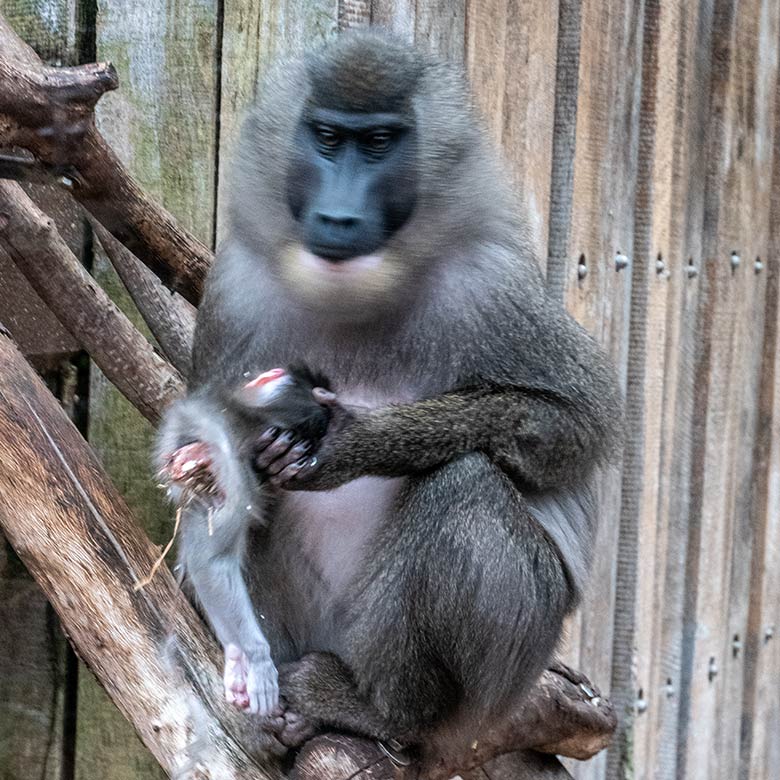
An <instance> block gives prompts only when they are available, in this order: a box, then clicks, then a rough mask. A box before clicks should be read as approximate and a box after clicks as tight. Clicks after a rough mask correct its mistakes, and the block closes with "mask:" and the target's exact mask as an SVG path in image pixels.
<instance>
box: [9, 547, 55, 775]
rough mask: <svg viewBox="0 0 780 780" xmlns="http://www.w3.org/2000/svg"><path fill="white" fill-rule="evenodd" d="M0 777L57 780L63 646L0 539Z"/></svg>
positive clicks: (46, 609) (49, 612)
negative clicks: (0, 630)
mask: <svg viewBox="0 0 780 780" xmlns="http://www.w3.org/2000/svg"><path fill="white" fill-rule="evenodd" d="M0 625H1V626H3V631H2V632H1V633H0V776H1V777H2V778H3V780H29V778H31V777H35V778H41V780H59V778H60V777H61V773H62V768H63V707H64V704H63V702H64V698H65V669H66V666H65V651H66V646H65V640H64V637H63V636H62V633H61V631H60V628H59V622H58V620H57V617H56V615H55V614H54V610H53V609H52V608H51V607H50V606H49V604H48V602H47V601H46V599H45V597H44V596H43V594H42V593H41V591H40V589H39V588H38V586H37V585H36V583H35V581H34V580H33V578H32V577H31V576H30V574H28V573H27V571H26V570H25V568H24V566H23V565H22V563H21V561H19V559H18V558H17V557H16V555H15V554H14V553H13V551H12V550H11V548H10V546H9V545H8V544H7V542H6V541H5V539H4V538H3V537H2V536H0Z"/></svg>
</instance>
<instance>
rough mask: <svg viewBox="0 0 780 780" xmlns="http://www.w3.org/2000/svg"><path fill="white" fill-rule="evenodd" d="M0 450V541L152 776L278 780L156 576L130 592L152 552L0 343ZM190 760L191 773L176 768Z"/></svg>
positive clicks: (167, 584) (79, 444) (170, 588)
mask: <svg viewBox="0 0 780 780" xmlns="http://www.w3.org/2000/svg"><path fill="white" fill-rule="evenodd" d="M0 440H2V442H3V446H2V448H1V449H0V526H1V527H2V531H3V533H4V534H5V535H6V537H7V538H8V540H9V541H10V542H11V544H12V545H13V546H14V548H15V550H16V551H17V553H18V554H19V556H20V557H21V559H22V561H23V562H24V564H25V565H26V566H27V568H28V569H29V570H30V572H31V573H32V574H33V576H34V577H35V579H36V580H37V581H38V583H39V584H40V586H41V587H42V588H43V590H44V592H45V594H46V596H47V598H48V599H49V601H50V602H51V604H52V605H53V606H54V608H55V610H56V611H57V613H58V614H59V617H60V619H61V621H62V625H63V627H64V629H65V631H66V632H67V634H68V637H69V639H70V641H71V642H72V643H73V645H74V647H75V649H76V651H77V652H78V654H79V655H80V656H81V658H82V659H83V660H84V661H85V663H86V664H87V665H88V666H89V667H90V669H91V670H92V671H93V672H94V673H95V675H96V676H97V677H98V679H99V680H100V682H101V683H102V685H103V686H104V687H105V688H106V691H107V692H108V694H109V695H110V696H111V698H112V699H113V700H114V702H115V704H116V705H117V706H118V707H119V709H120V710H121V711H122V712H123V714H124V715H125V716H126V717H127V718H128V719H129V720H130V721H131V722H132V723H133V725H134V727H135V728H136V730H137V731H138V734H139V736H140V737H141V739H142V740H143V741H144V743H145V744H146V746H147V747H148V748H149V749H150V750H151V751H152V753H153V754H154V756H155V757H156V758H157V760H158V761H159V762H160V764H161V765H162V767H163V768H164V769H165V770H166V771H167V772H168V773H169V774H171V775H172V776H175V777H192V778H199V779H200V780H207V779H209V780H239V778H241V780H278V778H279V777H281V774H280V773H279V772H278V770H275V769H274V768H273V766H270V767H269V768H266V769H261V768H259V766H258V765H257V764H256V763H255V762H254V761H253V760H252V758H251V756H250V752H249V750H248V747H247V746H249V747H251V748H252V749H256V748H257V747H258V734H259V733H260V732H259V731H258V730H257V728H256V724H254V723H252V721H251V720H250V719H249V718H247V717H246V716H243V715H239V714H238V713H236V712H234V711H233V710H232V709H230V708H229V707H228V706H227V705H226V704H225V702H224V696H223V693H222V684H221V680H220V675H219V672H218V669H217V665H216V663H215V658H216V655H217V653H216V650H217V649H216V646H215V643H214V641H213V640H212V639H211V638H210V637H209V635H208V634H207V632H206V630H205V627H204V626H203V624H202V622H201V621H200V619H199V618H198V617H197V615H196V614H195V612H194V610H193V609H192V607H191V606H190V605H189V603H188V602H187V600H186V599H185V598H184V596H183V595H182V593H181V591H180V590H179V587H178V585H177V584H176V582H175V580H174V578H173V576H172V575H171V573H170V571H169V570H168V569H167V567H165V566H163V567H161V568H160V570H159V571H158V572H157V574H156V576H155V577H154V578H153V579H152V581H151V582H150V583H149V584H148V585H147V586H146V587H144V588H142V589H140V590H135V589H134V585H135V584H136V583H137V582H138V581H139V580H142V579H143V578H144V577H145V576H146V575H147V574H148V573H149V572H150V570H151V569H152V566H153V564H154V562H155V560H156V558H157V557H158V550H157V549H155V548H154V547H153V545H152V544H151V543H150V542H149V540H148V539H147V538H146V537H145V536H144V534H143V532H142V531H141V530H140V529H139V527H138V526H137V525H136V523H135V522H134V520H133V517H132V515H131V513H130V512H129V510H128V509H127V507H126V505H125V503H124V501H123V500H122V498H121V497H120V496H119V494H118V493H117V492H116V490H115V489H114V487H113V486H112V485H111V484H110V482H109V481H108V480H107V478H106V477H105V475H104V474H103V472H102V470H101V468H100V465H99V464H98V463H97V461H96V459H95V457H94V455H93V454H92V451H91V450H90V448H89V447H88V445H87V444H86V442H85V441H84V439H83V438H82V437H81V435H80V434H79V432H78V431H77V430H76V428H75V427H74V426H73V425H72V424H71V422H70V421H69V420H68V419H67V417H66V415H65V413H64V412H63V411H62V410H61V409H60V408H59V406H58V404H57V402H56V400H55V399H54V397H53V396H52V395H51V394H50V393H49V391H48V390H47V389H46V387H45V385H44V384H43V383H42V382H41V380H40V379H38V377H37V376H36V375H35V373H34V372H33V370H32V369H31V368H30V367H29V366H28V365H27V363H26V362H25V361H24V358H23V357H22V355H21V354H20V353H19V351H18V350H17V349H16V347H15V346H14V345H13V343H12V341H11V340H10V338H8V336H7V335H2V334H1V333H0ZM171 638H173V639H171ZM195 721H196V722H195ZM194 733H196V734H197V740H198V744H197V745H196V746H195V747H193V745H192V741H193V734H194ZM268 745H269V746H270V747H274V748H278V746H277V745H273V744H272V743H268ZM195 749H197V757H198V760H199V763H198V765H197V766H188V764H189V760H190V759H189V755H191V754H193V752H194V751H195Z"/></svg>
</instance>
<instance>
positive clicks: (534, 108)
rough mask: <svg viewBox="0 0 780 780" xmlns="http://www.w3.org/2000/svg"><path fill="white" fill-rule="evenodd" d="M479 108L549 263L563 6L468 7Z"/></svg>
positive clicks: (469, 55) (499, 0)
mask: <svg viewBox="0 0 780 780" xmlns="http://www.w3.org/2000/svg"><path fill="white" fill-rule="evenodd" d="M466 17H467V19H468V25H467V27H466V63H467V67H468V74H469V79H470V81H471V84H472V88H473V90H474V95H475V98H476V103H477V105H478V107H479V109H480V110H481V112H482V114H483V116H484V117H485V119H486V121H487V123H488V126H489V128H490V130H491V134H492V136H493V139H494V140H495V142H496V144H497V145H498V146H499V147H500V148H501V150H502V151H503V155H504V159H505V160H506V162H507V164H508V167H509V171H510V173H511V176H512V180H513V183H514V185H515V188H516V190H517V192H518V194H519V195H520V198H521V202H522V204H523V208H524V209H525V211H526V213H527V215H528V223H529V227H530V229H531V233H532V236H533V239H534V245H535V248H536V253H537V256H538V257H539V259H540V261H544V260H546V258H547V236H548V229H549V204H550V170H551V166H552V138H553V109H554V103H555V64H556V40H557V31H558V3H557V1H554V2H549V0H535V1H534V2H526V3H520V2H517V0H490V2H487V3H485V2H474V0H471V2H469V3H468V5H467V8H466Z"/></svg>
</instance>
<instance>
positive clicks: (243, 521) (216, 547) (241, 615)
mask: <svg viewBox="0 0 780 780" xmlns="http://www.w3.org/2000/svg"><path fill="white" fill-rule="evenodd" d="M206 514H207V511H206V510H202V509H197V510H195V509H193V510H190V511H188V513H187V517H186V518H185V526H184V531H183V534H182V544H181V558H182V562H183V564H184V568H185V571H186V573H187V576H188V578H189V580H190V582H191V583H192V586H193V588H194V590H195V593H196V595H197V598H198V600H199V601H200V603H201V605H202V607H203V610H204V612H205V614H206V617H207V619H208V621H209V623H210V624H211V626H212V627H213V629H214V631H215V633H216V635H217V638H218V639H219V641H220V642H221V643H222V646H223V648H224V650H225V674H224V683H225V696H226V698H227V700H228V701H229V702H231V703H233V704H235V705H236V706H237V707H239V708H240V709H248V710H249V711H250V712H254V713H259V714H261V715H266V714H268V713H270V712H271V711H272V710H273V708H274V707H276V705H277V704H278V699H279V687H278V682H277V672H276V667H275V666H274V663H273V661H272V660H271V648H270V646H269V644H268V641H267V639H266V637H265V635H264V634H263V631H262V629H261V628H260V625H259V623H258V621H257V618H256V616H255V612H254V609H253V607H252V602H251V599H250V597H249V592H248V590H247V586H246V582H245V580H244V574H243V572H242V570H241V567H242V562H243V560H244V555H245V546H246V535H247V532H248V526H249V522H250V518H249V516H248V515H247V514H246V513H245V512H244V513H241V512H238V513H236V512H233V513H232V514H231V513H228V512H226V511H225V510H224V509H222V510H218V511H217V512H215V513H214V515H213V517H211V518H209V517H207V516H206Z"/></svg>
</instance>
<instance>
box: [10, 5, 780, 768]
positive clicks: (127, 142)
mask: <svg viewBox="0 0 780 780" xmlns="http://www.w3.org/2000/svg"><path fill="white" fill-rule="evenodd" d="M0 12H2V13H4V14H5V15H6V17H7V18H8V19H9V21H10V22H11V23H12V24H13V25H14V26H15V27H16V29H17V30H18V31H19V32H20V33H22V34H23V35H24V37H25V38H26V39H27V40H28V41H29V42H31V43H32V44H33V45H34V46H35V47H36V48H37V50H38V51H39V53H41V55H42V56H43V57H44V58H46V59H47V60H48V61H50V62H61V63H64V64H71V63H75V62H79V61H89V60H92V59H95V58H96V57H97V58H100V59H110V60H112V61H113V62H114V63H115V64H116V66H117V68H118V71H119V74H120V79H121V87H120V90H119V91H118V92H117V93H112V94H110V95H108V96H106V97H105V98H104V99H103V100H102V101H101V102H100V104H99V112H98V113H99V121H100V127H101V130H102V131H103V133H104V134H105V135H106V136H107V138H108V139H109V141H110V142H111V143H112V144H113V145H114V148H115V149H116V150H117V151H118V152H119V154H120V156H121V157H122V158H123V159H124V161H125V162H126V163H127V164H128V165H129V166H130V168H131V169H132V170H133V172H134V173H135V175H136V176H137V177H138V178H139V179H140V180H141V182H142V183H143V185H144V186H145V187H146V188H147V189H148V190H149V191H151V192H152V193H154V194H155V195H156V196H157V197H158V198H159V199H160V200H161V201H162V202H163V203H164V205H165V206H167V207H168V208H169V209H170V210H171V211H172V212H173V213H174V214H175V215H176V216H177V217H178V218H179V219H180V220H181V221H182V222H183V224H184V225H186V226H187V227H188V228H189V229H191V230H192V231H194V232H195V233H196V234H197V235H198V236H199V237H200V238H201V239H203V240H205V241H207V242H211V243H212V244H213V243H215V241H216V239H217V238H218V237H219V236H220V235H221V234H222V232H223V229H224V228H223V224H224V222H223V218H222V207H223V204H224V200H225V198H224V192H225V189H226V187H227V186H228V185H227V183H226V181H225V179H224V176H223V172H224V170H225V168H226V166H225V165H224V161H226V160H229V159H230V156H231V153H232V149H233V145H234V141H235V137H236V133H237V128H238V122H239V118H240V115H241V111H242V109H243V107H244V106H245V105H246V103H247V101H248V100H250V99H251V96H252V94H253V91H254V88H255V84H256V82H257V79H258V76H259V74H260V73H261V72H262V70H263V69H264V68H265V67H266V65H267V63H268V62H269V61H270V60H271V59H272V58H273V57H274V56H275V55H276V54H277V53H278V52H282V51H289V50H296V49H299V48H301V47H302V46H304V45H306V44H310V43H312V42H316V41H318V40H323V39H325V38H328V37H330V36H332V35H336V34H338V31H339V29H343V28H345V27H348V26H354V25H363V24H369V23H371V24H380V25H384V26H387V27H390V28H393V29H394V30H396V31H398V32H400V33H401V34H402V35H404V36H406V37H408V38H409V39H410V40H412V39H413V40H416V41H418V42H419V43H421V44H423V45H426V46H430V47H432V48H433V49H436V50H438V51H440V52H443V53H444V54H445V55H447V56H448V57H449V58H451V59H452V60H454V61H457V62H461V63H463V64H464V66H465V68H466V70H467V71H468V74H469V76H470V78H471V81H472V83H473V87H474V91H475V95H476V99H477V102H478V104H479V106H480V107H481V109H482V111H483V112H484V115H485V118H486V121H487V123H488V126H489V131H490V134H491V135H492V136H493V138H494V139H495V141H496V142H497V143H498V144H500V146H501V147H502V149H503V152H504V155H505V158H506V162H507V165H508V167H509V170H510V171H511V174H512V177H513V179H514V182H515V183H516V185H517V187H518V188H519V189H520V191H521V192H522V193H523V195H524V196H525V199H526V202H527V208H528V211H529V214H530V216H531V222H532V225H533V227H534V231H535V240H536V243H537V247H538V251H539V257H540V259H541V261H542V262H543V263H545V264H546V272H547V278H548V280H549V285H550V289H551V291H552V293H553V294H554V295H558V296H562V297H563V298H564V299H565V301H566V303H567V305H568V306H569V308H570V310H571V311H572V312H573V313H574V314H575V315H576V317H577V318H578V319H579V320H580V321H581V322H582V323H584V324H585V325H586V326H587V327H588V328H589V329H590V330H591V331H592V332H593V333H594V334H595V335H596V336H597V337H598V338H599V339H600V340H601V341H602V343H603V344H604V345H605V346H606V348H607V349H608V350H609V351H610V353H611V354H612V357H613V359H614V360H615V362H616V364H617V366H618V368H619V371H620V374H621V376H622V379H623V384H624V387H625V390H626V398H627V409H628V411H627V414H628V421H629V426H628V427H629V434H628V440H627V444H626V449H625V456H624V463H623V467H622V470H616V471H615V472H614V473H612V474H611V475H609V476H608V477H607V478H605V479H604V480H603V483H602V485H601V508H602V516H603V521H602V526H601V532H600V537H599V543H598V551H597V555H596V565H595V570H594V575H593V580H592V587H591V589H590V592H589V594H588V597H587V599H586V602H585V605H584V606H583V608H582V610H581V611H580V613H579V614H578V615H577V616H576V617H575V619H573V620H572V621H571V624H570V630H569V635H568V640H567V645H566V649H565V654H566V657H567V659H568V660H570V661H571V662H572V663H574V664H575V665H578V666H580V667H581V668H582V669H583V670H584V671H585V672H586V673H587V674H589V675H590V676H591V678H592V679H593V680H594V681H595V682H596V683H597V684H599V685H600V686H601V687H602V688H603V689H604V690H605V691H606V692H609V694H610V695H611V697H612V698H613V700H614V701H615V702H616V704H617V705H618V707H619V710H620V714H621V718H622V726H621V731H620V734H619V738H618V740H617V741H616V744H615V746H614V748H613V749H612V750H611V751H610V752H609V754H605V755H602V756H600V757H598V758H597V759H595V760H593V761H592V762H590V763H589V764H586V765H581V766H577V767H572V771H573V773H574V775H575V776H576V777H577V778H582V779H585V778H587V780H601V779H602V778H607V779H608V780H618V778H637V779H638V778H646V779H647V780H649V779H650V778H653V780H677V779H678V778H680V779H684V780H747V779H748V778H750V779H751V780H773V779H774V778H778V777H780V635H778V636H775V635H776V634H778V632H780V375H776V374H777V368H778V347H779V343H778V294H779V289H778V274H779V272H780V269H779V268H778V260H779V258H778V253H779V252H780V100H778V97H780V82H779V81H778V56H779V52H780V3H778V0H526V2H520V1H519V0H451V1H448V0H340V2H339V1H338V0H101V2H100V3H96V2H95V0H0ZM38 196H39V197H40V198H41V199H43V200H44V201H46V202H47V203H51V199H52V198H53V197H54V196H53V195H51V193H49V194H46V193H45V192H44V193H38ZM58 219H59V220H60V221H61V222H64V223H67V222H68V220H69V219H70V223H73V222H74V221H76V220H74V218H73V216H72V215H71V216H70V217H69V216H68V212H67V209H65V210H64V215H63V214H59V215H58ZM68 235H69V236H70V237H71V238H72V240H73V241H75V242H77V243H78V242H81V241H83V235H82V233H81V232H79V231H78V230H76V231H73V230H71V231H70V233H69V234H68ZM84 248H85V252H86V255H87V256H88V255H89V248H90V247H89V242H86V244H84ZM2 270H3V268H2V266H1V265H0V271H2ZM93 272H94V273H95V274H96V275H97V276H99V277H100V278H101V279H102V280H103V281H104V282H105V283H106V284H107V286H108V287H109V289H111V290H112V292H114V294H115V295H116V296H117V297H118V298H119V299H120V300H122V302H123V305H125V306H126V307H128V304H127V302H126V300H124V298H123V294H122V292H121V290H120V288H119V285H118V284H117V283H116V281H115V280H114V279H113V277H111V276H110V274H109V272H108V271H107V270H106V267H105V265H104V264H103V262H102V261H101V258H99V257H96V258H94V264H93ZM7 284H10V282H7ZM7 289H8V288H7V287H5V288H4V287H3V283H2V282H0V292H2V291H3V290H7ZM10 303H11V302H10V301H9V300H6V301H0V312H3V311H7V310H8V309H10V308H11V307H10ZM7 316H12V315H11V314H3V317H4V318H5V317H7ZM47 335H50V334H47ZM62 350H63V351H65V347H62ZM28 351H29V352H30V353H34V352H35V349H33V348H32V347H31V348H30V349H29V350H28ZM39 351H45V350H39ZM89 398H90V401H89V403H90V407H89V425H88V431H87V432H88V435H89V438H90V439H91V441H92V443H93V445H94V446H95V448H96V449H97V451H98V452H99V454H100V456H101V458H102V459H103V461H104V462H105V463H106V465H107V468H108V469H109V472H110V473H111V474H112V476H113V477H114V478H115V479H116V480H117V482H118V484H119V486H120V488H121V489H122V490H123V491H124V492H125V493H126V495H127V496H128V498H129V500H130V503H131V505H132V506H133V507H134V508H135V509H136V510H137V511H138V512H139V515H140V516H141V517H143V518H144V519H145V521H146V522H147V525H148V526H149V527H150V528H151V530H152V533H153V534H155V533H156V534H157V535H158V537H159V535H161V534H164V533H165V522H164V521H163V520H161V518H165V513H164V510H163V509H162V508H161V507H160V505H159V502H158V499H157V498H156V497H155V496H154V489H153V487H152V485H151V480H150V479H149V477H148V466H147V463H148V460H147V454H146V450H147V447H148V440H149V433H150V432H149V430H148V429H147V428H146V427H145V426H144V424H143V423H142V422H141V421H140V420H139V419H138V416H137V415H136V414H135V413H134V412H133V411H132V410H130V409H129V407H128V406H127V405H126V404H124V403H123V402H122V400H121V399H120V398H118V396H117V394H116V392H115V391H113V389H112V388H110V387H109V386H108V385H107V383H106V381H105V380H104V379H103V378H102V377H101V376H100V375H99V374H98V372H97V371H96V370H94V369H93V371H92V374H91V379H90V392H89ZM0 620H1V621H2V626H0V631H1V632H2V633H3V634H4V641H2V642H0V694H1V695H0V780H28V778H33V777H34V778H43V779H45V780H54V779H55V778H57V779H58V780H72V779H73V778H76V780H87V779H89V780H92V778H95V777H102V778H107V779H109V780H124V778H131V777H132V778H139V779H140V778H144V779H146V778H151V777H159V776H161V772H160V770H159V769H156V768H154V765H153V762H152V761H151V760H150V758H149V757H148V756H147V755H146V754H145V752H144V750H143V748H142V747H141V746H140V744H139V743H137V741H136V740H135V738H134V736H133V735H132V734H131V733H130V732H129V727H127V725H126V724H125V723H124V722H123V721H122V719H121V718H120V717H119V716H118V714H116V713H115V712H114V711H113V709H112V705H110V703H109V702H108V701H107V700H106V699H105V697H104V695H103V693H102V692H101V691H100V690H99V689H98V687H97V686H96V685H95V683H94V682H93V680H92V679H91V677H90V675H89V674H88V673H87V672H83V671H82V672H81V673H79V670H77V668H76V664H75V662H74V661H73V659H72V656H69V655H68V653H67V652H66V651H65V649H64V642H63V640H62V637H61V635H60V634H59V632H58V629H57V627H56V621H55V620H54V618H53V616H52V614H51V611H50V609H49V608H48V607H47V606H46V605H45V603H44V602H43V600H42V597H41V596H40V595H39V594H38V592H37V590H36V588H35V587H34V585H33V584H32V583H31V582H30V581H29V579H28V578H27V576H26V575H25V573H24V572H23V571H22V570H21V568H20V565H19V564H18V563H17V562H16V561H15V559H14V557H13V555H12V553H11V552H10V551H9V550H7V549H6V550H5V551H3V548H1V547H0Z"/></svg>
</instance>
